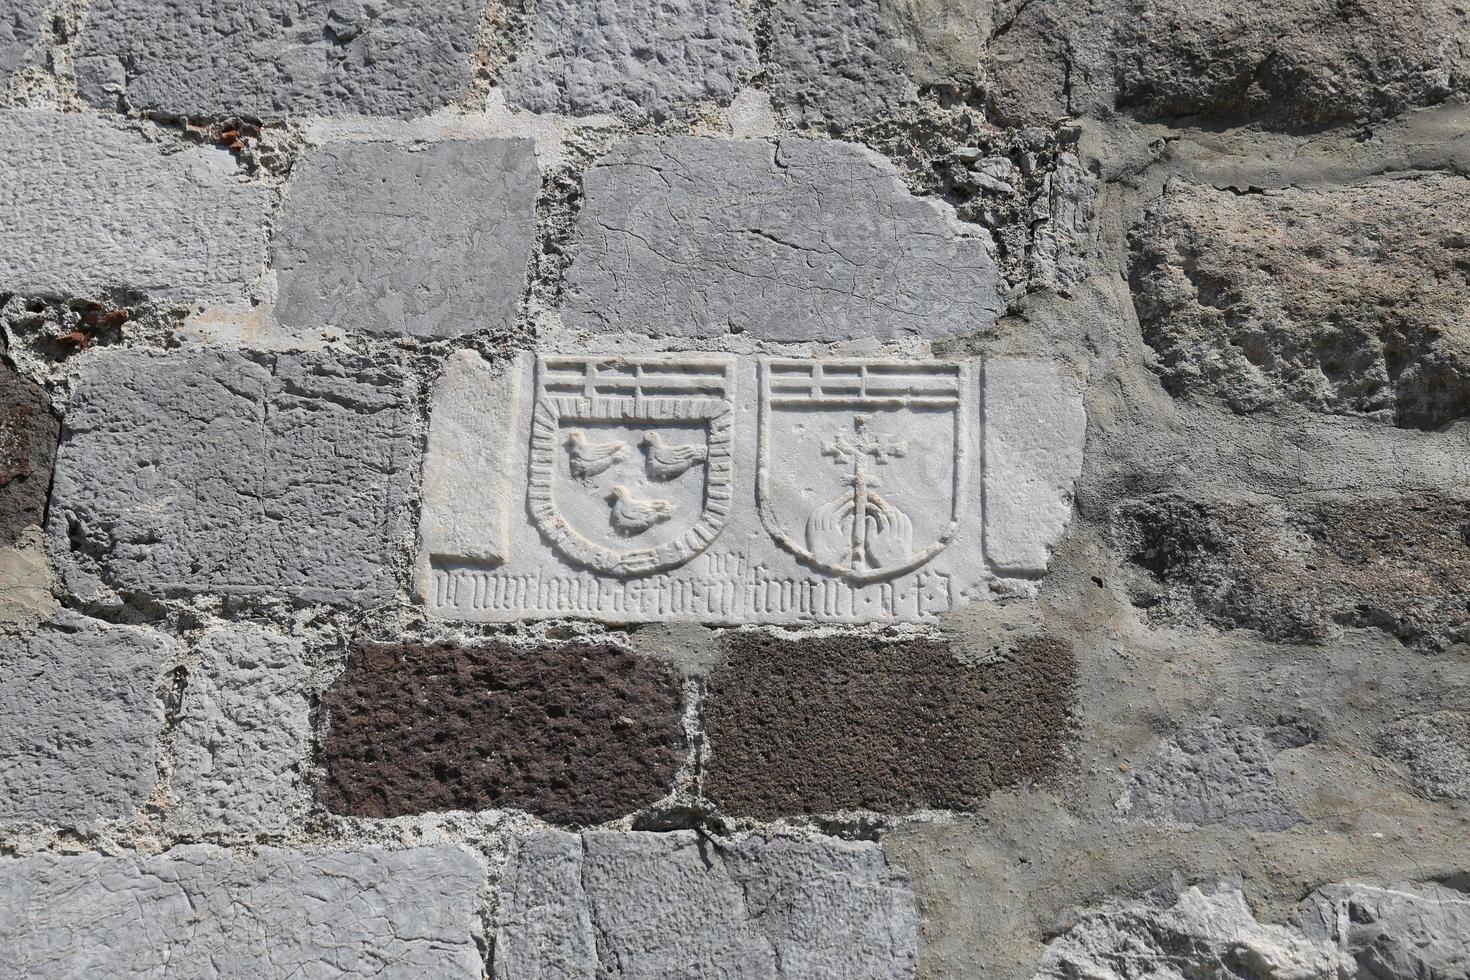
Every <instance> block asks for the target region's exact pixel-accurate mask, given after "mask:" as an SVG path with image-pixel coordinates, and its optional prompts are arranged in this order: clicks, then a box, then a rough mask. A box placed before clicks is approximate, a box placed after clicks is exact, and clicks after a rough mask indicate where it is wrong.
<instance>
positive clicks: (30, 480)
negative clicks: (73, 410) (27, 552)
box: [0, 365, 61, 546]
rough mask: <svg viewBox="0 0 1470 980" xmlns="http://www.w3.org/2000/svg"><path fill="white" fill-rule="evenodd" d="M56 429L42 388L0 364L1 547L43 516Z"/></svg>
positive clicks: (9, 543)
mask: <svg viewBox="0 0 1470 980" xmlns="http://www.w3.org/2000/svg"><path fill="white" fill-rule="evenodd" d="M60 430H61V423H60V422H59V421H58V420H57V418H56V417H55V416H54V415H52V414H51V399H49V398H48V397H47V396H46V392H45V391H44V390H43V389H42V388H41V386H40V385H38V384H36V383H35V382H33V381H30V380H28V379H27V378H23V377H21V376H20V375H19V374H16V373H15V372H14V371H13V370H11V369H10V368H9V367H7V366H4V365H0V546H3V545H13V544H15V543H16V541H17V540H18V539H19V538H20V536H21V534H22V532H23V531H24V530H25V529H26V528H28V527H31V526H34V525H38V524H40V523H41V521H42V519H43V518H44V517H45V514H46V495H47V492H48V491H49V490H50V488H51V467H52V464H53V463H54V461H55V458H56V440H57V438H58V436H59V434H60Z"/></svg>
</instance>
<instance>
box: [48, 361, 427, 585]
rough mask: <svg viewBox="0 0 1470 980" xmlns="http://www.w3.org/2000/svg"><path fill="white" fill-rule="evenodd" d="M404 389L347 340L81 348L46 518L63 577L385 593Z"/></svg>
mask: <svg viewBox="0 0 1470 980" xmlns="http://www.w3.org/2000/svg"><path fill="white" fill-rule="evenodd" d="M410 402H411V395H410V392H409V390H408V387H407V384H406V382H405V379H404V377H403V375H402V373H401V372H400V371H399V370H398V369H397V368H394V367H391V366H380V365H375V364H373V363H370V362H369V361H368V360H367V359H366V358H364V357H361V356H359V355H355V354H335V353H318V354H258V355H251V354H241V353H234V352H223V351H210V350H198V351H191V352H178V353H173V354H169V355H163V356H160V355H155V354H149V353H145V352H142V351H117V350H104V351H99V352H97V353H95V354H92V355H90V356H88V357H87V358H85V359H84V360H83V361H82V362H81V367H80V373H79V376H78V378H77V379H76V383H75V385H74V388H73V395H72V404H71V406H70V410H69V412H68V415H67V418H66V424H67V429H68V431H67V434H66V435H65V436H64V438H63V444H62V446H61V448H60V449H59V451H58V454H57V467H56V477H55V482H54V484H53V487H52V497H51V507H50V513H49V515H48V525H47V527H48V533H49V535H50V537H51V541H52V547H53V552H54V553H55V554H56V555H57V557H58V564H59V565H60V569H61V571H62V574H63V579H64V581H65V582H66V583H67V585H68V587H69V588H71V589H72V590H73V591H74V592H77V593H79V594H89V595H94V596H98V597H100V596H102V595H103V593H101V592H100V591H99V587H100V586H102V585H106V586H110V587H112V588H114V589H117V590H122V591H130V590H131V591H142V592H147V593H152V594H164V595H191V594H196V593H201V592H215V593H228V594H251V593H263V594H273V593H274V594H284V595H289V596H292V597H294V598H298V599H302V600H306V601H320V602H349V603H357V604H363V605H370V604H375V603H379V602H382V601H385V600H387V599H388V598H390V597H391V596H393V595H394V594H395V593H396V591H397V580H396V576H395V573H394V570H393V546H394V543H395V542H396V540H397V538H398V536H399V535H400V533H401V527H402V524H403V522H404V521H405V520H406V515H405V514H404V513H403V503H404V498H405V494H406V491H407V485H408V480H409V472H410V470H411V469H412V466H413V465H414V461H413V458H412V457H413V446H412V437H411V428H412V425H411V418H410V413H411V409H410Z"/></svg>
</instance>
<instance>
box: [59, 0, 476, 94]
mask: <svg viewBox="0 0 1470 980" xmlns="http://www.w3.org/2000/svg"><path fill="white" fill-rule="evenodd" d="M483 9H484V2H483V0H372V2H365V0H349V2H347V3H341V2H335V0H94V2H93V3H92V5H91V8H90V10H89V12H88V14H87V20H86V24H85V26H84V28H83V30H82V34H81V38H80V40H79V41H78V51H77V82H78V85H79V86H80V88H81V93H82V96H83V98H85V99H87V100H88V101H89V102H91V103H93V104H94V105H98V106H101V107H103V108H112V107H114V106H116V105H117V104H118V103H119V100H121V101H122V102H123V103H124V104H125V105H126V106H128V107H131V108H134V109H144V110H153V111H157V112H162V113H167V114H173V115H193V116H199V115H210V114H214V115H235V114H239V115H246V116H253V117H257V118H265V119H270V118H277V117H281V116H287V115H308V114H320V115H340V114H345V113H364V114H367V115H380V116H400V117H408V116H417V115H423V114H425V113H429V112H433V111H434V110H435V109H438V108H441V107H443V106H445V105H448V104H449V103H451V102H453V101H455V100H456V99H458V98H459V97H460V96H461V95H462V94H463V92H464V91H465V88H466V86H467V84H468V81H469V75H470V63H471V60H472V57H473V54H474V51H475V47H476V45H477V41H478V34H479V26H480V14H481V12H482V11H483Z"/></svg>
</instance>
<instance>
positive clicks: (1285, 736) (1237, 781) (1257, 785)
mask: <svg viewBox="0 0 1470 980" xmlns="http://www.w3.org/2000/svg"><path fill="white" fill-rule="evenodd" d="M1311 737H1312V736H1311V732H1310V731H1308V730H1306V729H1304V728H1301V727H1297V726H1290V725H1284V726H1277V727H1275V728H1272V729H1269V730H1268V729H1262V728H1260V727H1258V726H1255V725H1244V726H1241V727H1238V728H1228V727H1226V726H1225V725H1223V724H1222V723H1221V722H1220V721H1219V720H1218V719H1213V718H1212V719H1209V720H1207V721H1205V722H1203V723H1202V724H1199V725H1196V726H1195V727H1193V728H1191V729H1189V730H1187V731H1184V732H1181V733H1180V734H1179V735H1177V736H1175V737H1174V738H1171V739H1168V740H1166V741H1165V742H1164V743H1163V744H1161V745H1160V746H1159V747H1158V748H1157V749H1156V750H1155V751H1154V752H1153V754H1152V755H1150V756H1149V758H1148V759H1147V760H1145V761H1144V763H1143V764H1142V765H1141V766H1140V767H1139V768H1138V769H1137V770H1136V771H1135V772H1134V773H1133V775H1132V776H1131V777H1130V778H1129V780H1128V789H1127V790H1126V791H1125V792H1124V794H1123V798H1122V799H1121V800H1119V801H1118V812H1119V813H1120V814H1122V815H1123V816H1125V817H1128V818H1131V819H1136V820H1153V821H1159V822H1163V823H1169V824H1190V825H1193V826H1205V825H1208V824H1223V825H1225V826H1227V827H1248V828H1250V829H1252V830H1286V829H1288V828H1290V827H1293V826H1295V825H1296V824H1299V823H1301V822H1302V821H1303V819H1304V818H1303V817H1302V815H1301V812H1300V811H1299V810H1297V808H1296V807H1295V806H1293V805H1292V803H1291V801H1290V800H1288V799H1287V798H1286V796H1285V795H1284V794H1283V793H1282V792H1281V787H1280V786H1279V785H1277V783H1276V775H1275V774H1274V773H1273V772H1272V771H1271V758H1272V756H1274V755H1276V754H1277V753H1278V752H1280V751H1282V750H1283V749H1287V748H1297V747H1300V746H1302V745H1305V744H1307V742H1309V741H1310V740H1311Z"/></svg>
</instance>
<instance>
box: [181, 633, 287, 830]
mask: <svg viewBox="0 0 1470 980" xmlns="http://www.w3.org/2000/svg"><path fill="white" fill-rule="evenodd" d="M196 652H197V655H198V656H199V658H200V661H201V662H200V664H199V666H198V667H197V668H191V669H190V671H189V676H188V681H187V686H186V687H185V689H184V698H183V703H182V705H181V707H180V711H179V721H178V723H177V726H176V728H175V730H174V733H173V779H172V785H171V789H172V795H173V797H174V799H175V800H176V801H177V802H176V803H175V805H174V809H173V816H174V817H175V818H176V819H178V820H179V821H181V822H182V823H183V824H185V825H188V826H190V827H195V828H199V829H213V828H217V827H225V828H228V829H230V830H241V831H263V830H277V831H279V830H282V829H284V828H285V827H286V826H287V825H288V823H289V821H290V820H291V818H292V817H295V816H299V815H300V813H301V811H302V810H304V804H305V795H306V790H305V785H304V778H303V773H302V770H303V768H304V767H305V765H306V761H307V757H308V755H309V753H310V744H309V743H310V739H311V723H310V717H309V715H310V705H309V703H308V701H307V688H308V684H309V681H310V674H309V670H308V667H307V664H306V661H305V650H304V646H303V644H302V643H301V641H299V640H295V639H292V638H290V637H286V636H282V635H281V634H280V633H278V632H276V631H274V630H271V629H267V628H265V627H260V626H254V625H249V624H243V625H239V626H229V627H218V628H216V629H212V630H210V631H209V632H208V633H206V634H205V635H204V637H203V638H202V639H201V640H200V641H199V643H198V644H197V651H196Z"/></svg>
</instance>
